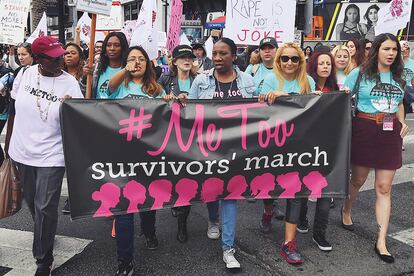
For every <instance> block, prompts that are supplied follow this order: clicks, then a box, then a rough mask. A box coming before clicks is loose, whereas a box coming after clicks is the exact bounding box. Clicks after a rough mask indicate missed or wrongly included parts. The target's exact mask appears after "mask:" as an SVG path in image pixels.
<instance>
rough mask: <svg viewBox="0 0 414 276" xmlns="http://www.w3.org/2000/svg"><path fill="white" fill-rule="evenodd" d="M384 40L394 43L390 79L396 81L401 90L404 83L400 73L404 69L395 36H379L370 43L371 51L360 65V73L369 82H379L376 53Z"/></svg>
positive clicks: (388, 34) (386, 34)
mask: <svg viewBox="0 0 414 276" xmlns="http://www.w3.org/2000/svg"><path fill="white" fill-rule="evenodd" d="M386 40H391V41H394V42H395V44H396V45H397V56H396V57H395V60H394V62H393V63H392V64H391V67H390V70H391V74H392V78H393V79H394V81H396V82H397V83H398V84H399V85H400V86H401V87H402V88H405V84H406V83H405V81H404V79H403V77H402V74H403V73H402V72H403V69H404V63H403V60H402V56H401V46H400V43H399V42H398V39H397V37H396V36H395V35H393V34H390V33H385V34H380V35H378V36H376V37H375V40H374V42H372V47H371V51H370V52H369V54H368V58H367V60H366V62H365V63H364V64H363V65H362V73H363V74H364V75H365V77H366V78H368V79H370V80H375V81H377V82H379V81H380V75H379V72H378V52H379V49H380V47H381V45H382V43H384V41H386Z"/></svg>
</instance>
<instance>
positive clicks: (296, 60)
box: [280, 56, 300, 63]
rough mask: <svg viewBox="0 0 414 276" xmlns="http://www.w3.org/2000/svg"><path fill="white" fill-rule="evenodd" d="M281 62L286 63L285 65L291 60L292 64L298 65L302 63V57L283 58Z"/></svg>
mask: <svg viewBox="0 0 414 276" xmlns="http://www.w3.org/2000/svg"><path fill="white" fill-rule="evenodd" d="M280 60H281V61H282V62H284V63H286V62H288V61H289V60H291V61H292V63H298V62H299V61H300V57H298V56H293V57H290V56H281V57H280Z"/></svg>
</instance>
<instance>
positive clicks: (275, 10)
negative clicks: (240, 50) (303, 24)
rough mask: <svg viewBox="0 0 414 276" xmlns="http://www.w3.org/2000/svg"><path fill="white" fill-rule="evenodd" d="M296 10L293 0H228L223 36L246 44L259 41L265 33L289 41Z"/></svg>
mask: <svg viewBox="0 0 414 276" xmlns="http://www.w3.org/2000/svg"><path fill="white" fill-rule="evenodd" d="M295 12H296V0H266V1H264V0H227V7H226V27H225V29H224V36H226V37H229V38H231V39H233V40H234V41H235V43H236V44H245V45H258V44H259V42H260V40H261V39H262V38H265V37H268V36H270V37H274V38H275V39H276V41H277V42H278V43H285V42H291V41H293V40H294V38H295Z"/></svg>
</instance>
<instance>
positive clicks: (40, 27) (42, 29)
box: [26, 12, 47, 43]
mask: <svg viewBox="0 0 414 276" xmlns="http://www.w3.org/2000/svg"><path fill="white" fill-rule="evenodd" d="M45 35H47V19H46V13H45V12H44V13H43V16H42V18H41V19H40V21H39V24H37V27H36V30H34V32H33V33H32V35H31V36H29V38H28V39H27V40H26V42H27V43H33V41H34V40H35V39H36V38H38V37H42V36H45Z"/></svg>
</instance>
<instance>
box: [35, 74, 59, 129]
mask: <svg viewBox="0 0 414 276" xmlns="http://www.w3.org/2000/svg"><path fill="white" fill-rule="evenodd" d="M55 79H56V77H54V78H53V84H52V90H51V91H50V96H49V95H48V96H49V97H50V98H53V97H55V94H54V93H53V90H54V89H55ZM40 94H41V92H40V72H39V71H38V72H37V89H36V105H37V109H39V114H40V119H42V121H43V122H46V121H47V117H48V115H49V109H50V105H51V104H52V101H51V100H49V101H48V103H47V105H46V107H45V108H44V109H43V110H42V108H41V107H40Z"/></svg>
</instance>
